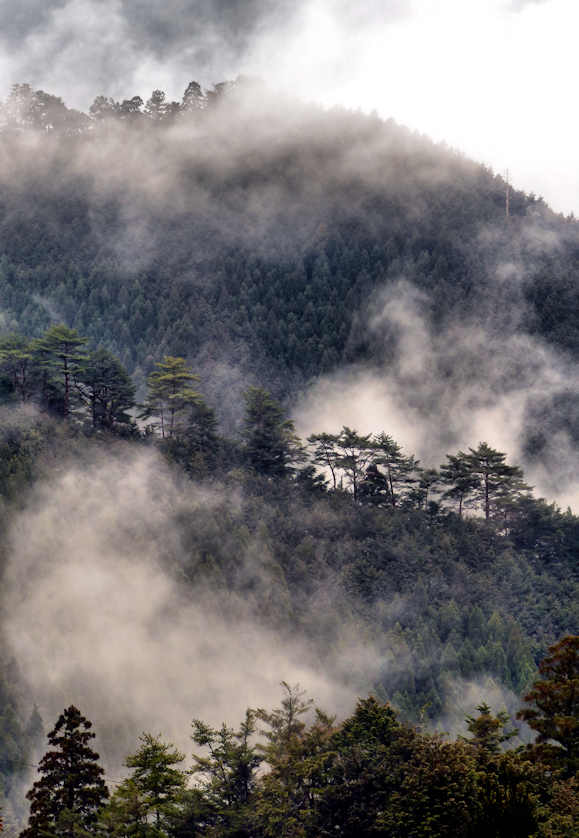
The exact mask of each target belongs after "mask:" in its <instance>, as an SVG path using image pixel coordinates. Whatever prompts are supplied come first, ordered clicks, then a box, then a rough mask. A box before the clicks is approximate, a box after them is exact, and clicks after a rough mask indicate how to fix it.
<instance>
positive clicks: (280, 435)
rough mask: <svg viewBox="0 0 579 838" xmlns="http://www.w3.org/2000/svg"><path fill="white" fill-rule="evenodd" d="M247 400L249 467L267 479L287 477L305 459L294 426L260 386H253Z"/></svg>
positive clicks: (245, 435)
mask: <svg viewBox="0 0 579 838" xmlns="http://www.w3.org/2000/svg"><path fill="white" fill-rule="evenodd" d="M243 396H244V399H245V419H244V438H245V455H246V458H247V463H248V465H249V466H250V467H251V468H252V469H255V471H256V472H257V473H258V474H262V475H264V476H266V477H285V476H289V475H290V474H291V472H292V463H295V462H296V461H297V462H299V461H300V460H301V459H302V452H301V448H300V446H299V442H298V440H297V437H296V436H295V433H294V424H293V422H292V421H291V420H289V419H286V418H285V416H284V413H283V410H282V408H281V407H280V405H279V404H278V403H277V402H276V401H275V400H274V399H272V398H271V396H270V394H269V393H268V392H267V391H266V390H263V389H261V388H260V387H250V388H249V389H248V390H246V391H245V393H244V394H243Z"/></svg>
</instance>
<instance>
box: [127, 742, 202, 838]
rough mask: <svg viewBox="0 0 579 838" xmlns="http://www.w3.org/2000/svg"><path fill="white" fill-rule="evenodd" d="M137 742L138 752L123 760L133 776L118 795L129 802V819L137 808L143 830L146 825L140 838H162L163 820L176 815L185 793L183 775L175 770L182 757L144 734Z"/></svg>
mask: <svg viewBox="0 0 579 838" xmlns="http://www.w3.org/2000/svg"><path fill="white" fill-rule="evenodd" d="M140 741H141V747H140V748H139V750H138V751H137V752H136V753H135V754H132V756H129V757H128V758H127V761H126V765H127V767H128V768H132V769H133V773H132V774H131V776H130V777H129V778H128V779H127V780H125V781H124V783H123V784H122V785H121V787H120V792H121V794H124V795H125V799H126V800H127V801H129V802H130V809H131V812H132V813H133V816H134V813H135V811H137V810H138V808H139V806H140V807H141V808H140V812H141V817H142V819H143V820H142V823H143V826H145V827H146V826H147V825H148V829H144V830H143V833H141V834H147V835H154V836H161V835H164V834H166V830H165V828H164V827H165V822H166V820H167V819H171V818H174V817H175V816H176V814H177V813H178V811H179V804H180V802H181V798H182V796H183V793H184V791H185V786H186V773H185V771H183V770H182V769H181V768H178V767H177V766H178V765H179V764H180V763H181V762H183V760H184V759H185V755H184V754H182V753H181V752H180V751H178V750H177V749H176V748H174V747H173V746H172V745H170V744H167V743H166V742H162V741H161V739H160V737H159V736H153V735H152V734H150V733H144V734H143V735H142V736H141V737H140ZM115 796H117V795H115ZM138 801H140V803H138ZM137 804H138V805H137Z"/></svg>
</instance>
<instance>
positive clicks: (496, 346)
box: [294, 269, 579, 508]
mask: <svg viewBox="0 0 579 838" xmlns="http://www.w3.org/2000/svg"><path fill="white" fill-rule="evenodd" d="M507 275H508V276H510V275H511V270H508V271H507V270H506V269H505V276H507ZM503 278H504V277H503ZM500 281H501V278H500V277H499V278H498V279H497V282H500ZM510 287H512V286H510ZM429 304H430V300H429V297H428V296H427V295H426V294H424V293H423V292H421V291H418V290H417V289H416V287H415V286H414V285H412V283H410V282H408V281H407V280H404V279H401V280H399V281H398V282H396V283H394V284H392V285H390V286H388V287H387V288H386V289H385V290H384V291H383V292H382V293H381V294H380V295H378V297H377V298H376V300H375V303H374V305H373V306H372V312H371V314H370V315H369V316H368V321H367V328H368V330H369V332H370V334H371V337H372V341H373V346H374V351H375V358H376V359H380V357H382V358H384V360H383V362H382V363H380V362H379V360H377V362H374V363H368V364H364V365H353V366H351V367H346V368H343V369H340V370H339V371H338V372H336V373H333V374H331V375H328V376H324V377H322V378H321V379H318V380H317V381H316V382H315V383H314V384H313V385H312V386H311V387H310V389H309V391H308V392H307V393H306V394H305V396H304V397H303V398H302V400H301V402H300V403H299V404H298V407H297V409H296V411H295V413H294V417H295V419H296V425H297V429H298V432H299V433H300V434H301V435H303V436H304V437H307V436H308V435H309V434H311V433H319V432H321V431H326V432H329V433H336V432H339V430H340V429H341V427H342V425H348V426H349V427H353V428H356V429H357V430H359V431H360V432H362V433H370V432H374V433H379V432H381V431H385V432H386V433H388V434H391V435H392V436H393V437H394V438H395V439H396V440H397V441H398V442H399V443H401V444H402V445H403V446H404V447H405V448H406V450H407V452H408V453H414V454H416V455H417V456H418V457H419V458H420V459H421V461H422V464H423V465H425V466H438V465H439V464H440V463H442V462H444V460H445V457H446V454H447V453H455V452H456V451H457V450H458V449H459V448H460V449H465V448H466V447H468V446H472V447H476V445H477V444H478V443H479V442H480V441H483V440H484V441H486V442H488V443H489V444H490V445H491V446H493V447H496V448H498V449H499V450H501V451H505V452H506V453H507V455H508V459H509V461H510V462H514V463H520V464H521V465H523V466H524V467H525V468H526V474H527V479H528V480H529V482H531V483H533V484H535V486H536V494H537V495H545V496H546V497H547V498H548V499H549V500H558V501H559V502H560V503H561V504H562V505H564V506H567V505H568V504H571V505H573V506H574V508H577V500H579V497H578V489H577V477H576V475H577V469H578V468H579V455H578V454H577V449H576V446H575V445H574V442H573V440H572V439H571V438H570V435H569V432H568V431H566V430H565V429H564V428H561V429H558V430H556V431H554V432H553V434H552V435H550V433H549V432H550V428H549V426H548V422H549V419H548V416H547V418H545V419H543V421H544V422H546V423H547V426H546V431H547V437H548V439H547V446H546V448H545V451H544V452H543V459H542V461H541V462H539V463H537V462H536V461H534V460H533V459H531V458H530V457H529V456H528V453H527V448H526V441H527V435H528V432H529V424H530V422H531V418H532V413H533V410H534V407H535V405H536V404H538V403H542V402H545V401H546V403H547V404H550V403H551V402H552V400H553V399H554V398H556V397H557V395H560V394H561V393H564V392H565V391H566V390H568V387H569V382H570V381H572V380H574V375H575V374H574V371H573V368H572V366H571V364H570V362H569V361H567V360H566V359H565V358H563V357H561V356H559V355H558V354H557V353H556V352H555V351H554V350H553V349H551V348H550V347H547V346H546V345H545V344H543V343H542V342H541V341H539V340H537V339H536V338H534V337H532V336H531V335H529V334H527V333H525V332H523V331H517V328H516V327H517V325H518V323H517V322H516V321H517V320H518V316H517V308H516V306H515V308H514V313H513V309H512V308H509V309H505V311H504V312H503V320H502V322H501V321H500V320H498V321H497V319H496V318H494V317H493V318H490V319H488V320H487V319H485V316H481V317H480V319H479V318H477V320H476V321H475V322H473V321H472V320H471V321H470V322H464V321H459V322H456V323H454V324H447V325H446V326H445V327H444V328H442V329H441V330H438V329H436V328H435V327H434V326H433V324H432V320H431V317H430V314H429V311H430V305H429ZM495 304H496V301H495ZM487 313H488V312H487ZM499 313H500V312H499ZM504 318H508V320H509V321H510V322H509V323H508V324H507V323H505V319H504ZM513 319H514V322H513Z"/></svg>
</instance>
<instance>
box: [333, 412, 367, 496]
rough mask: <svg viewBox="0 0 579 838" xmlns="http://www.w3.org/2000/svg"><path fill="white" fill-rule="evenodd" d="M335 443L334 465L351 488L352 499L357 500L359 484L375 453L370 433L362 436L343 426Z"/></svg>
mask: <svg viewBox="0 0 579 838" xmlns="http://www.w3.org/2000/svg"><path fill="white" fill-rule="evenodd" d="M337 445H338V451H339V456H338V459H337V460H336V465H337V466H338V468H340V469H341V470H342V471H343V472H344V474H345V476H346V480H347V482H348V485H349V486H350V488H351V489H352V494H353V496H354V501H357V500H358V495H359V490H360V485H361V483H362V481H363V479H364V476H365V474H366V470H367V468H368V466H369V465H370V463H372V462H373V458H374V455H375V446H374V443H373V441H372V435H371V434H367V435H366V436H362V435H361V434H359V433H358V431H355V430H352V428H348V427H346V426H344V427H343V428H342V430H341V432H340V435H339V437H338V442H337Z"/></svg>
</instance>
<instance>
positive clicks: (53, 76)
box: [0, 0, 579, 213]
mask: <svg viewBox="0 0 579 838" xmlns="http://www.w3.org/2000/svg"><path fill="white" fill-rule="evenodd" d="M576 28H577V7H576V4H575V3H574V2H573V0H469V3H468V4H465V3H459V2H457V0H443V2H437V3H432V2H430V0H415V2H414V1H413V2H410V0H388V2H381V3H378V2H372V3H367V4H364V8H363V9H361V8H360V7H359V5H357V4H354V3H352V2H349V0H301V2H299V3H293V4H290V3H288V2H287V1H286V0H259V2H257V0H252V2H243V3H242V2H221V0H172V2H170V3H169V4H166V5H164V6H163V7H159V6H158V5H157V4H155V3H152V2H150V0H139V2H129V1H128V0H49V2H46V3H40V2H32V0H28V2H26V3H25V4H22V3H18V2H15V1H14V0H6V2H5V3H3V4H2V8H1V9H0V33H1V34H0V69H1V70H2V78H3V79H4V84H5V85H6V88H5V90H4V92H3V93H0V95H5V93H6V92H7V89H8V86H9V85H10V84H12V83H18V82H30V83H31V84H32V85H33V86H35V87H42V88H43V89H48V90H50V91H51V92H54V93H56V94H57V95H60V96H62V97H64V98H65V99H66V100H67V101H68V102H69V103H71V104H72V105H74V106H75V107H77V108H81V109H87V108H88V106H89V104H90V102H91V101H92V100H93V99H94V98H95V96H97V95H98V94H105V95H109V96H115V97H117V98H124V97H127V96H133V95H135V94H137V93H138V94H140V95H141V96H142V97H143V98H144V99H146V97H147V96H148V95H149V94H150V91H151V90H153V89H155V88H159V87H160V88H162V89H164V90H165V91H167V93H168V96H169V98H179V97H180V95H181V94H182V92H183V90H184V89H185V87H186V86H187V84H188V83H189V81H191V80H192V79H197V80H199V81H200V82H201V83H202V84H204V85H205V86H210V85H211V84H213V83H214V82H216V81H220V80H222V79H225V78H235V77H236V76H237V75H238V74H240V73H241V74H249V75H257V76H260V77H262V78H264V79H266V80H267V81H269V82H270V83H271V84H272V86H273V87H274V88H275V89H277V90H280V91H282V92H284V93H286V94H287V93H291V94H292V95H298V96H300V97H302V98H305V99H309V100H312V101H316V102H320V103H322V104H324V105H330V106H331V105H336V104H339V105H344V106H347V107H350V108H362V109H363V110H365V111H367V112H370V111H372V110H376V111H377V112H378V113H379V114H380V115H381V116H383V117H394V118H396V119H398V120H400V121H401V122H403V123H404V124H406V125H409V126H410V127H411V128H413V129H415V130H418V131H422V132H425V133H427V134H428V135H429V136H431V137H432V138H433V139H435V140H436V141H442V140H444V141H446V142H448V143H450V144H451V145H452V146H453V147H456V148H460V149H462V150H463V151H465V152H466V153H468V154H470V155H471V156H473V157H475V158H476V159H477V160H480V161H481V162H484V163H485V164H487V165H490V166H493V167H494V168H495V169H496V170H498V171H501V172H504V171H505V170H506V169H509V170H510V172H511V176H512V178H513V181H514V182H515V184H516V185H517V186H518V187H519V188H524V189H526V190H527V191H531V190H534V191H535V192H537V193H539V194H543V195H545V197H546V198H547V200H548V201H549V202H551V203H552V204H553V206H554V207H555V209H557V210H558V211H562V212H566V213H569V212H572V211H574V212H575V213H577V209H578V208H577V198H576V196H577V186H578V183H577V178H576V176H575V174H574V173H575V172H577V171H579V167H578V165H577V152H576V144H575V142H574V137H575V136H576V131H577V117H576V114H575V112H574V111H573V109H571V108H569V107H568V104H567V103H568V102H569V101H570V100H571V99H572V98H573V87H572V79H573V78H574V65H573V55H574V43H573V33H574V32H575V31H576ZM545 32H554V33H556V38H553V39H546V38H545V36H544V33H545ZM489 44H492V45H493V50H494V52H495V54H497V55H500V56H501V60H500V61H498V62H489V61H488V45H489ZM345 56H347V59H345ZM537 56H541V60H539V59H538V58H537ZM458 103H460V105H458Z"/></svg>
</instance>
